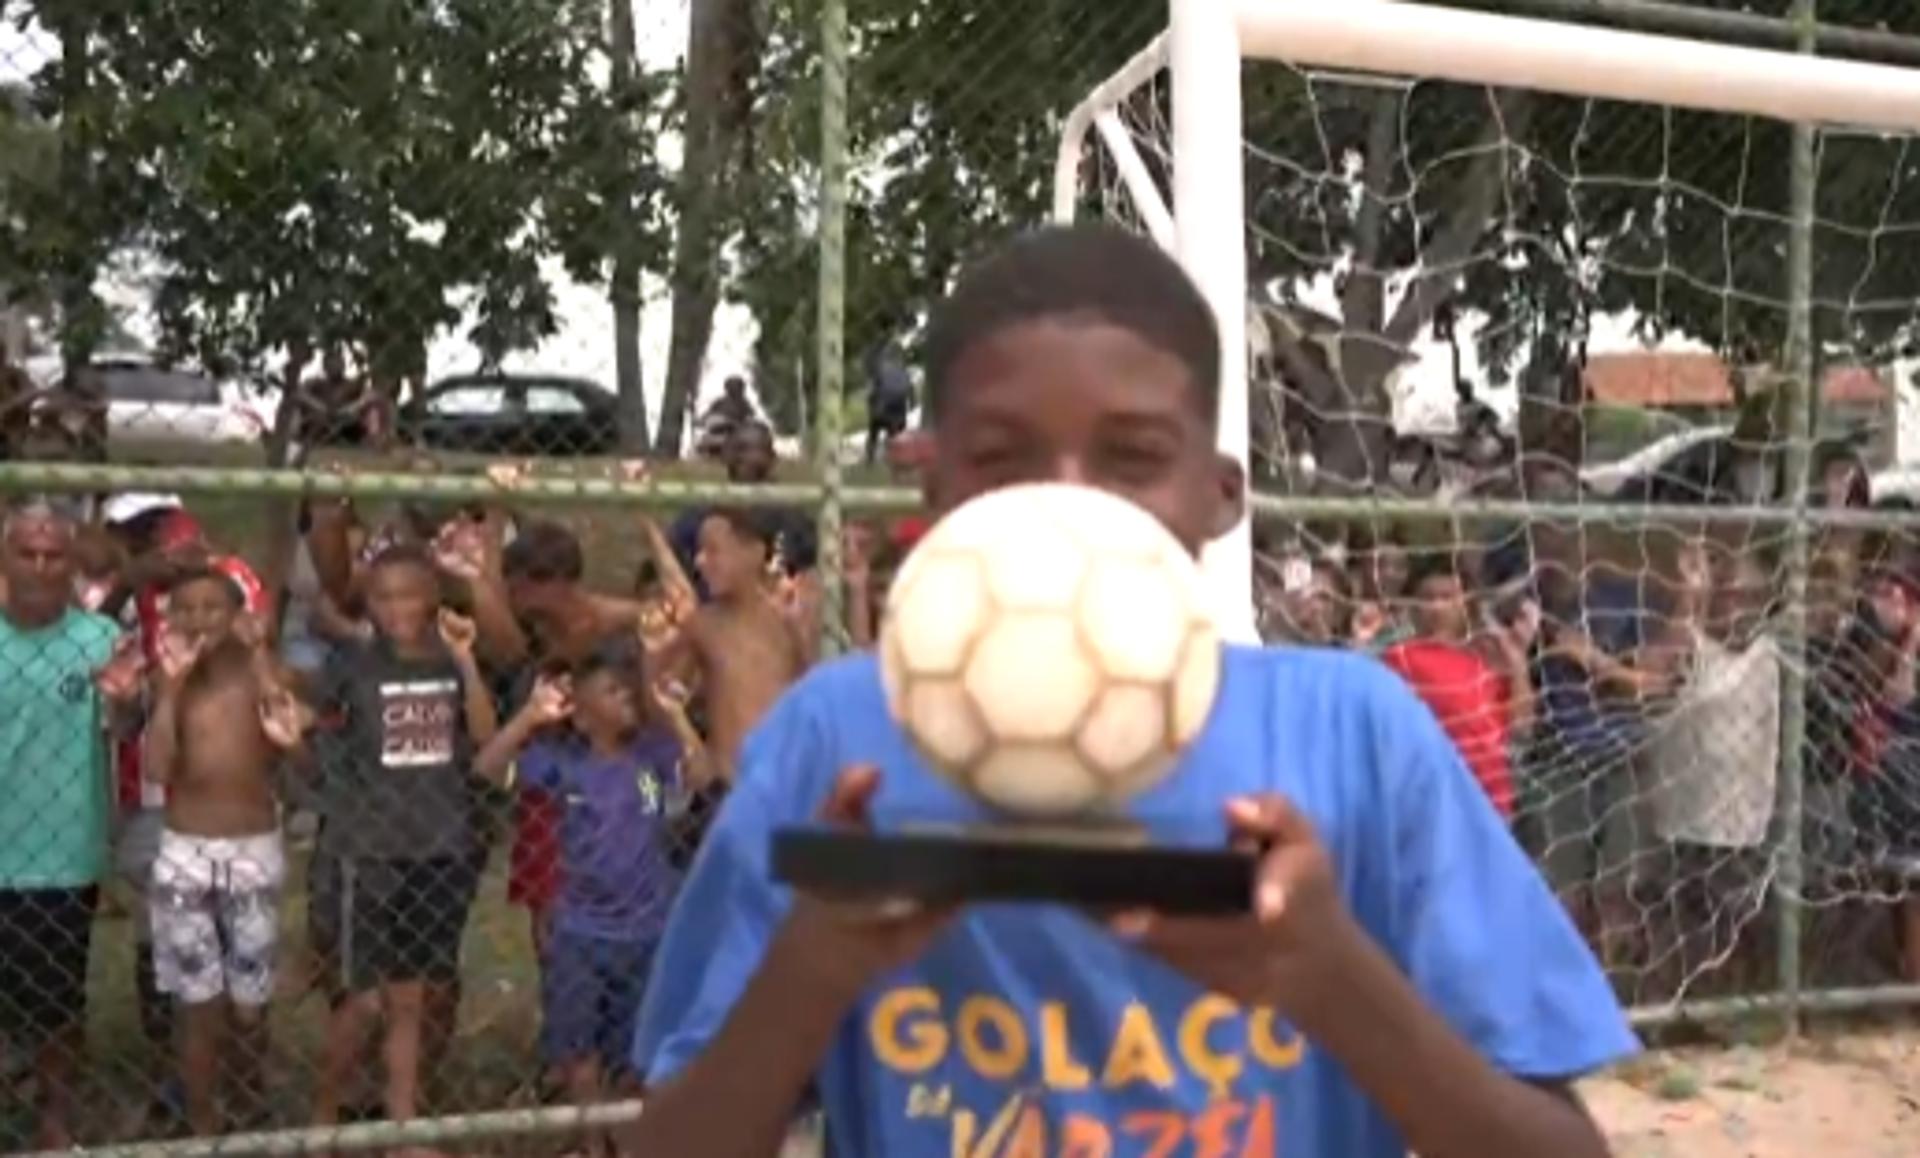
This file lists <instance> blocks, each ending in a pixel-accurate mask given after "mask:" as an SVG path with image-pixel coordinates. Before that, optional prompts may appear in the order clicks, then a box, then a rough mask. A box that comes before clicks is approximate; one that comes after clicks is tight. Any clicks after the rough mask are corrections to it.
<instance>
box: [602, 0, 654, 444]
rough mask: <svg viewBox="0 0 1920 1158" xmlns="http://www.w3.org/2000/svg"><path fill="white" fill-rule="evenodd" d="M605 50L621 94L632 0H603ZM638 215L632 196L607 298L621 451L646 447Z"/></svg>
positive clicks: (629, 67) (629, 83) (629, 76)
mask: <svg viewBox="0 0 1920 1158" xmlns="http://www.w3.org/2000/svg"><path fill="white" fill-rule="evenodd" d="M607 39H608V41H609V52H608V56H609V58H610V59H611V61H612V68H613V96H614V98H615V99H616V100H624V98H625V96H626V94H627V93H628V92H629V91H631V89H632V87H633V48H634V44H633V0H607ZM638 220H639V215H638V213H637V211H636V209H635V206H634V205H633V201H632V198H631V197H629V198H628V199H627V212H626V213H624V214H622V215H621V222H620V229H621V231H622V236H621V237H619V238H618V239H617V240H616V242H615V245H616V247H617V248H616V251H615V252H616V257H615V259H614V262H613V272H612V283H611V285H610V286H609V288H608V293H607V300H608V303H609V304H610V305H611V306H612V307H613V375H614V389H615V397H616V398H617V399H618V404H617V413H618V421H619V426H620V430H619V438H620V452H621V453H622V454H626V455H635V456H637V455H642V454H645V453H646V451H647V394H646V386H645V383H644V380H643V379H642V377H641V373H640V263H639V262H638V261H636V260H635V259H634V257H633V240H634V239H633V237H632V236H631V231H632V230H633V229H634V228H635V227H636V223H637V221H638Z"/></svg>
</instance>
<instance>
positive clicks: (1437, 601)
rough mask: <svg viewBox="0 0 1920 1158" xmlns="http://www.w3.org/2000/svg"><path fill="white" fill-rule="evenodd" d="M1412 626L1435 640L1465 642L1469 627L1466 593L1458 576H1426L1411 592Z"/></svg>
mask: <svg viewBox="0 0 1920 1158" xmlns="http://www.w3.org/2000/svg"><path fill="white" fill-rule="evenodd" d="M1413 597H1414V601H1415V602H1414V605H1413V618H1414V625H1415V627H1416V628H1418V630H1419V632H1420V634H1421V635H1427V636H1432V637H1433V638H1435V639H1455V640H1457V639H1464V638H1466V636H1467V634H1468V630H1469V629H1470V628H1471V627H1472V617H1471V615H1470V614H1469V613H1468V610H1467V592H1466V588H1465V587H1464V586H1462V584H1461V582H1460V579H1459V577H1458V576H1454V575H1429V576H1427V577H1426V578H1425V579H1422V580H1421V581H1420V586H1419V587H1418V588H1417V589H1416V590H1415V591H1414V592H1413Z"/></svg>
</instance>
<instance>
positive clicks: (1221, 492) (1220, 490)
mask: <svg viewBox="0 0 1920 1158" xmlns="http://www.w3.org/2000/svg"><path fill="white" fill-rule="evenodd" d="M1213 473H1214V480H1213V488H1212V489H1213V510H1212V511H1211V512H1210V516H1209V518H1208V520H1207V538H1208V540H1209V541H1211V540H1213V539H1218V538H1220V537H1222V536H1223V535H1225V534H1226V533H1227V532H1229V531H1231V530H1233V529H1234V528H1235V527H1237V526H1239V525H1240V520H1241V519H1243V518H1245V517H1246V515H1247V472H1246V469H1245V468H1244V467H1242V466H1241V465H1240V462H1239V460H1238V459H1235V458H1233V457H1232V456H1231V455H1225V454H1221V455H1215V456H1214V460H1213Z"/></svg>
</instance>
